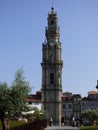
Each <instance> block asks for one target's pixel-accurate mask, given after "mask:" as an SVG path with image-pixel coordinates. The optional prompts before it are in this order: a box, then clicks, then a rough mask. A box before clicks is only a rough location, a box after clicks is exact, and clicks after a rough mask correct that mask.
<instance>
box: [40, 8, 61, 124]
mask: <svg viewBox="0 0 98 130" xmlns="http://www.w3.org/2000/svg"><path fill="white" fill-rule="evenodd" d="M47 20H48V26H47V27H46V30H45V35H46V40H45V42H44V43H43V44H42V63H41V66H42V89H41V90H42V99H41V100H42V109H44V110H45V111H46V113H47V118H48V123H49V120H50V118H51V117H52V119H53V124H54V125H61V111H62V108H61V107H62V66H63V62H62V59H61V49H62V48H61V43H60V41H59V37H60V30H59V27H58V17H57V14H56V13H55V12H54V8H53V7H52V8H51V12H50V13H49V14H48V18H47Z"/></svg>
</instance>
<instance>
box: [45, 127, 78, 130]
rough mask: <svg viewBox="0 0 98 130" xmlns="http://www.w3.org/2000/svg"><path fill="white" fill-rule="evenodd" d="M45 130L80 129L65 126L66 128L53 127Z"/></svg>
mask: <svg viewBox="0 0 98 130" xmlns="http://www.w3.org/2000/svg"><path fill="white" fill-rule="evenodd" d="M44 130H79V128H77V127H71V126H64V127H60V126H52V127H47V128H45V129H44Z"/></svg>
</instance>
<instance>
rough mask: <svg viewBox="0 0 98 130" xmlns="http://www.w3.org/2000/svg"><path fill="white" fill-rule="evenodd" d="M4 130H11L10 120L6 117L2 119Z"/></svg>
mask: <svg viewBox="0 0 98 130" xmlns="http://www.w3.org/2000/svg"><path fill="white" fill-rule="evenodd" d="M1 123H2V130H9V119H8V118H5V117H4V116H2V117H1Z"/></svg>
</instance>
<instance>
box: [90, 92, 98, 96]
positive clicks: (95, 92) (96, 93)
mask: <svg viewBox="0 0 98 130" xmlns="http://www.w3.org/2000/svg"><path fill="white" fill-rule="evenodd" d="M90 94H93V95H95V94H98V92H96V91H89V92H88V95H90Z"/></svg>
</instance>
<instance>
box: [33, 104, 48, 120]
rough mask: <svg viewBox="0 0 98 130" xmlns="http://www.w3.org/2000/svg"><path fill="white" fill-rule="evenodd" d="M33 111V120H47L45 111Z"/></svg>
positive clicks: (36, 109) (35, 109)
mask: <svg viewBox="0 0 98 130" xmlns="http://www.w3.org/2000/svg"><path fill="white" fill-rule="evenodd" d="M33 110H34V113H33V119H34V120H42V119H46V113H45V111H44V110H39V109H38V108H36V107H34V108H33Z"/></svg>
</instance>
